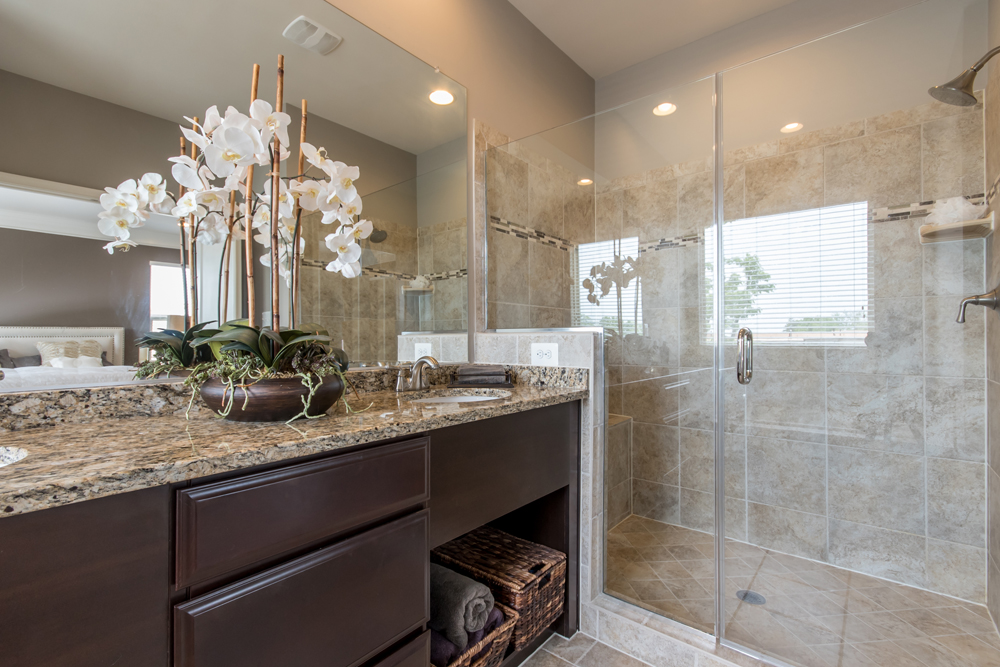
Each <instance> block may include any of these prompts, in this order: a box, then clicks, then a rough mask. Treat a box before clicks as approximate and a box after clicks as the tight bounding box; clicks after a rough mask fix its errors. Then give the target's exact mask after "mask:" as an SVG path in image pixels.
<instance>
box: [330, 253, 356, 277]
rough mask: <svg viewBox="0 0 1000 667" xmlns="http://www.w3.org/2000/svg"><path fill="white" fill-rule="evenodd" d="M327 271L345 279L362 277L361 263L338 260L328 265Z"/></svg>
mask: <svg viewBox="0 0 1000 667" xmlns="http://www.w3.org/2000/svg"><path fill="white" fill-rule="evenodd" d="M326 270H327V271H332V272H334V273H339V274H340V275H342V276H344V277H345V278H357V277H358V276H360V275H361V262H344V261H341V260H340V259H339V258H337V259H335V260H333V261H332V262H330V263H329V264H327V265H326Z"/></svg>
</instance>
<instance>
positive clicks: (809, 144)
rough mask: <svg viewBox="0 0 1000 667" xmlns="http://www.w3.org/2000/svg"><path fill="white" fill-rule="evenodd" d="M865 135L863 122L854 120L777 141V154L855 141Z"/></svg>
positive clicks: (797, 133)
mask: <svg viewBox="0 0 1000 667" xmlns="http://www.w3.org/2000/svg"><path fill="white" fill-rule="evenodd" d="M864 135H865V121H863V120H856V121H851V122H849V123H844V124H843V125H834V126H831V127H824V128H821V129H819V130H812V131H811V132H796V133H795V134H791V135H789V136H787V137H782V138H781V139H779V140H778V152H779V153H792V152H794V151H800V150H803V149H806V148H815V147H816V146H824V145H826V144H832V143H836V142H838V141H844V140H845V139H855V138H857V137H863V136H864Z"/></svg>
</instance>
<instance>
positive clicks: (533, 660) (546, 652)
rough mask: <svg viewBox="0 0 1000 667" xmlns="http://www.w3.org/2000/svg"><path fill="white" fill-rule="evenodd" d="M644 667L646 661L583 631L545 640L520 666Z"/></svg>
mask: <svg viewBox="0 0 1000 667" xmlns="http://www.w3.org/2000/svg"><path fill="white" fill-rule="evenodd" d="M570 665H576V666H577V667H646V663H644V662H641V661H639V660H636V659H635V658H632V657H630V656H628V655H625V654H624V653H622V652H621V651H616V650H615V649H613V648H611V647H610V646H608V645H607V644H602V643H601V642H599V641H595V640H594V638H593V637H588V636H587V635H585V634H583V633H582V632H578V633H576V634H575V635H573V638H572V639H563V638H562V637H560V636H559V635H552V637H551V638H550V639H549V640H548V641H547V642H545V644H544V645H543V646H542V648H540V649H538V650H537V651H535V653H534V654H533V655H532V656H531V657H530V658H528V659H527V660H525V661H524V662H523V663H521V667H570Z"/></svg>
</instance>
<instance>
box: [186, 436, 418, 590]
mask: <svg viewBox="0 0 1000 667" xmlns="http://www.w3.org/2000/svg"><path fill="white" fill-rule="evenodd" d="M428 443H429V439H428V438H418V439H415V440H409V441H406V442H402V443H397V444H393V445H385V446H381V447H373V448H371V449H367V450H364V451H360V452H354V453H351V454H343V455H340V456H333V457H330V458H328V459H323V460H320V461H312V462H309V463H301V464H297V465H290V466H288V467H285V468H280V469H277V470H271V471H268V472H263V473H256V474H252V475H246V476H244V477H237V478H234V479H229V480H225V481H221V482H214V483H211V484H205V485H203V486H195V487H191V488H188V489H183V490H181V491H178V492H177V556H176V575H175V577H176V586H177V587H178V588H183V587H185V586H190V585H192V584H197V583H199V582H202V581H206V580H208V579H211V578H213V577H217V576H220V575H223V574H226V573H227V572H232V571H234V570H237V569H238V568H241V567H245V566H247V565H252V564H254V563H256V562H258V561H261V560H264V559H267V558H270V557H273V556H277V555H279V554H282V553H284V552H286V551H289V550H292V549H295V548H297V547H302V546H305V545H308V544H310V543H312V542H314V541H316V540H321V539H323V538H325V537H329V536H332V535H336V534H338V533H341V532H343V531H346V530H350V529H351V528H354V527H356V526H361V525H364V524H366V523H368V522H371V521H375V520H377V519H379V518H382V517H386V516H390V515H392V514H395V513H397V512H400V511H402V510H405V509H407V508H409V507H413V506H415V505H419V504H421V503H423V502H426V500H427V497H428V491H429V482H428V478H429V473H428V461H429V455H428Z"/></svg>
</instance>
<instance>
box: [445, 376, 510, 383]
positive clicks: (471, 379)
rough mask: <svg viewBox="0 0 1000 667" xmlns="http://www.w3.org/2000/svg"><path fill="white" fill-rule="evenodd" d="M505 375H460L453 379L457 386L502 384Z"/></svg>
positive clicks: (505, 379)
mask: <svg viewBox="0 0 1000 667" xmlns="http://www.w3.org/2000/svg"><path fill="white" fill-rule="evenodd" d="M506 381H507V377H506V376H505V375H461V376H459V377H457V378H455V382H456V383H458V384H504V383H505V382H506Z"/></svg>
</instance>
